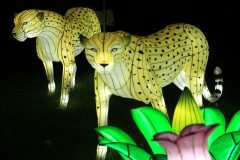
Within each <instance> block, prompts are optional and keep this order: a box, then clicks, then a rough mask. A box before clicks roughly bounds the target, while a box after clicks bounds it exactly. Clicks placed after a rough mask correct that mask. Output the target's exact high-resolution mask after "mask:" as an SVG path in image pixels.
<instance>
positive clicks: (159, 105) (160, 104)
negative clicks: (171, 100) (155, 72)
mask: <svg viewBox="0 0 240 160" xmlns="http://www.w3.org/2000/svg"><path fill="white" fill-rule="evenodd" d="M159 93H160V95H159V98H158V99H156V100H153V101H152V102H151V104H152V106H153V108H156V109H158V110H160V111H161V112H162V113H164V114H165V115H166V116H167V117H168V113H167V108H166V105H165V100H164V97H163V94H162V91H161V92H159Z"/></svg>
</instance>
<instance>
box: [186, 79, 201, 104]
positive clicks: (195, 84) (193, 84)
mask: <svg viewBox="0 0 240 160" xmlns="http://www.w3.org/2000/svg"><path fill="white" fill-rule="evenodd" d="M189 80H190V85H189V89H190V91H191V92H192V95H193V97H194V99H195V101H196V102H197V105H198V106H199V107H201V106H202V105H203V102H202V90H203V78H202V76H192V77H190V78H189Z"/></svg>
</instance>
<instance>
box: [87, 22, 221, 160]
mask: <svg viewBox="0 0 240 160" xmlns="http://www.w3.org/2000/svg"><path fill="white" fill-rule="evenodd" d="M82 42H83V45H84V47H85V53H86V58H87V60H88V62H89V63H90V64H91V65H92V66H93V68H94V69H95V70H96V72H95V82H94V83H95V94H96V109H97V116H98V126H105V125H107V117H108V106H109V100H110V97H111V95H117V96H121V97H124V98H132V99H135V100H139V101H142V102H144V103H146V104H149V103H151V104H152V106H153V107H154V108H156V109H159V110H160V111H162V112H163V113H164V114H166V115H167V109H166V106H165V102H164V97H163V93H162V87H164V86H166V85H169V84H170V83H174V84H175V85H176V86H177V87H178V88H180V89H181V90H183V89H184V88H185V87H188V88H189V89H190V91H191V93H192V94H193V97H194V99H195V101H196V103H197V106H198V107H199V106H202V95H203V96H204V97H205V98H206V99H207V100H209V101H211V102H214V101H217V100H218V98H219V97H220V96H221V94H222V82H223V80H222V79H221V77H220V75H221V69H220V68H219V67H216V69H215V74H216V75H217V76H218V77H217V79H216V82H217V84H216V86H215V92H214V93H213V94H211V93H210V91H209V89H208V87H207V85H206V81H205V70H206V66H207V62H208V56H209V51H208V50H209V47H208V42H207V40H206V38H205V36H204V34H203V33H202V32H201V30H199V29H198V28H197V27H195V26H193V25H190V24H184V23H178V24H171V25H168V26H167V27H166V28H164V29H162V30H160V31H159V32H156V33H154V34H151V35H148V36H143V37H140V36H135V35H131V34H129V33H126V32H123V31H116V32H101V33H98V34H95V35H94V36H93V37H91V38H90V39H84V38H83V40H82ZM101 150H102V153H101V155H100V153H99V154H98V157H99V158H104V155H105V153H104V152H105V151H106V150H105V149H102V148H101Z"/></svg>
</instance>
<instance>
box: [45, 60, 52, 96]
mask: <svg viewBox="0 0 240 160" xmlns="http://www.w3.org/2000/svg"><path fill="white" fill-rule="evenodd" d="M43 65H44V68H45V71H46V75H47V79H48V82H49V83H48V91H49V94H50V95H51V94H53V93H54V92H55V82H54V70H53V64H52V61H45V62H44V61H43Z"/></svg>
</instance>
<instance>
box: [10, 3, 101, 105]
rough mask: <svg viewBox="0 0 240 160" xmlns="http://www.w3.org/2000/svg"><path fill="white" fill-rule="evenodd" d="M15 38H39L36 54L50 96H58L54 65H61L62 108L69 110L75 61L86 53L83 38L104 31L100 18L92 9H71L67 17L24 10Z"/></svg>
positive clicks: (18, 18)
mask: <svg viewBox="0 0 240 160" xmlns="http://www.w3.org/2000/svg"><path fill="white" fill-rule="evenodd" d="M14 23H15V27H14V29H13V31H12V32H13V34H14V37H15V38H16V39H17V40H18V41H21V42H23V41H25V40H26V39H27V38H35V37H36V50H37V55H38V57H39V58H40V59H41V60H42V62H43V65H44V68H45V71H46V75H47V78H48V81H49V83H48V89H49V93H50V94H51V93H54V91H55V82H54V71H53V63H52V62H61V63H62V65H63V72H62V89H61V99H60V106H61V107H66V106H67V103H68V100H69V91H70V88H71V87H72V88H73V87H74V85H75V74H76V69H77V66H76V64H75V57H76V56H77V55H78V54H80V53H81V52H82V50H83V46H82V44H81V42H80V40H79V36H80V35H83V36H85V37H88V38H90V37H91V36H92V35H93V34H95V33H98V32H100V31H101V26H100V23H99V21H98V18H97V15H96V14H95V12H94V11H93V10H92V9H89V8H83V7H75V8H70V9H69V10H68V11H67V12H66V14H65V15H64V16H62V15H60V14H58V13H56V12H53V11H49V10H37V9H29V10H24V11H22V12H20V13H19V14H17V15H16V17H15V18H14Z"/></svg>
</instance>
